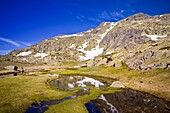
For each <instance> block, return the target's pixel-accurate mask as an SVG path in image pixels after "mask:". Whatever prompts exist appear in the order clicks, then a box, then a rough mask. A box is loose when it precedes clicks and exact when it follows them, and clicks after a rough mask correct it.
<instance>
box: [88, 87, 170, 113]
mask: <svg viewBox="0 0 170 113" xmlns="http://www.w3.org/2000/svg"><path fill="white" fill-rule="evenodd" d="M85 106H86V108H87V110H88V111H89V113H170V102H167V101H165V100H163V99H160V98H157V97H155V96H153V95H150V94H148V93H144V92H140V91H134V90H132V89H124V90H123V91H121V92H116V93H113V94H104V95H103V94H102V95H100V96H99V97H98V98H97V99H95V100H91V101H90V102H88V103H86V104H85Z"/></svg>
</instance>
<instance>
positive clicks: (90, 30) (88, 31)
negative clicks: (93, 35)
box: [84, 29, 93, 33]
mask: <svg viewBox="0 0 170 113" xmlns="http://www.w3.org/2000/svg"><path fill="white" fill-rule="evenodd" d="M92 31H93V29H89V30H87V31H86V32H84V33H90V32H92Z"/></svg>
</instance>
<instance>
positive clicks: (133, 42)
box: [0, 13, 170, 69]
mask: <svg viewBox="0 0 170 113" xmlns="http://www.w3.org/2000/svg"><path fill="white" fill-rule="evenodd" d="M169 45H170V14H165V15H157V16H149V15H146V14H143V13H139V14H135V15H133V16H130V17H128V18H125V19H123V20H121V21H118V22H103V23H101V24H100V25H99V26H98V27H97V28H93V29H90V30H88V31H85V32H81V33H77V34H72V35H61V36H55V37H53V38H50V39H46V40H43V41H41V42H39V43H38V44H35V45H32V46H30V47H28V48H25V49H21V50H15V51H12V52H11V53H9V54H8V55H6V56H1V58H0V59H1V60H9V61H13V62H29V63H45V64H56V65H58V64H62V63H64V62H80V61H87V65H101V64H105V65H110V66H115V67H120V66H122V65H128V67H129V68H132V69H151V68H168V67H169V65H170V46H169ZM108 58H110V60H108Z"/></svg>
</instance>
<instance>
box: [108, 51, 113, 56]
mask: <svg viewBox="0 0 170 113" xmlns="http://www.w3.org/2000/svg"><path fill="white" fill-rule="evenodd" d="M113 52H114V51H110V52H107V53H106V55H109V54H112V53H113Z"/></svg>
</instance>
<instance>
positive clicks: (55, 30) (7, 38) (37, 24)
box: [0, 0, 170, 54]
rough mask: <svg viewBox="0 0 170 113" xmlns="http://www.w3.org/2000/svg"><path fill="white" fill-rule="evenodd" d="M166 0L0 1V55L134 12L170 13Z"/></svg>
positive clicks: (114, 20) (168, 3)
mask: <svg viewBox="0 0 170 113" xmlns="http://www.w3.org/2000/svg"><path fill="white" fill-rule="evenodd" d="M169 6H170V0H0V45H1V46H0V54H6V53H8V52H9V51H11V50H14V49H19V48H24V47H27V46H29V45H31V44H35V43H38V42H39V41H41V40H43V39H46V38H51V37H53V36H56V35H60V34H73V33H77V32H81V31H85V30H88V29H89V28H93V27H97V26H98V25H99V24H100V23H101V22H105V21H111V22H116V21H119V20H121V19H123V18H126V17H128V16H130V15H133V14H136V13H140V12H143V13H146V14H149V15H160V14H166V13H170V7H169Z"/></svg>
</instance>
